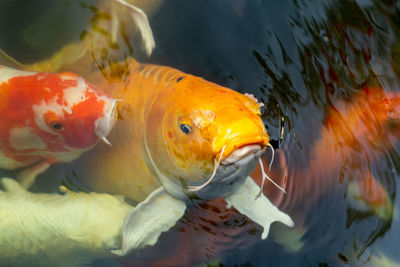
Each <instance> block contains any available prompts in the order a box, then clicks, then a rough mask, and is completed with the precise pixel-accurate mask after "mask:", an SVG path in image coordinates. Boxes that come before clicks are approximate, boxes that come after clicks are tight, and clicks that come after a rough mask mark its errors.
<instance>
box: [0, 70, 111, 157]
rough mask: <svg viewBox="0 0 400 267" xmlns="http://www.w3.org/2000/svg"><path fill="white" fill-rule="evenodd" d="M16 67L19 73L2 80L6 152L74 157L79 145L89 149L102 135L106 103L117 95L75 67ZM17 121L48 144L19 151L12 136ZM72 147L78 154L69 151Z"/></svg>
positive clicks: (1, 138) (1, 145) (1, 139)
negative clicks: (44, 70) (104, 90)
mask: <svg viewBox="0 0 400 267" xmlns="http://www.w3.org/2000/svg"><path fill="white" fill-rule="evenodd" d="M15 72H16V75H15V76H14V77H12V78H10V79H8V80H7V81H5V82H3V83H1V84H0V113H1V114H2V122H1V123H0V149H1V150H3V152H4V151H8V152H9V153H11V154H12V153H16V152H18V154H21V153H23V152H29V155H31V157H37V156H39V155H40V156H41V157H45V158H46V160H48V161H52V160H54V159H56V160H55V161H63V159H64V157H66V159H67V160H70V159H71V158H72V156H71V155H72V154H73V155H78V154H79V153H78V154H77V153H76V151H75V152H74V151H73V150H75V149H79V150H86V149H89V148H90V147H92V146H93V145H94V144H95V143H96V142H97V141H98V140H99V138H98V137H97V136H96V133H95V130H96V129H95V127H96V121H97V120H98V119H99V118H102V117H103V116H104V115H105V114H104V107H105V104H106V102H107V101H108V100H110V101H111V99H109V98H108V97H107V96H106V95H104V94H102V93H101V92H99V91H97V89H95V88H93V87H91V86H90V85H88V84H87V83H86V82H85V81H84V80H83V79H82V78H80V77H79V76H77V75H75V74H72V73H61V74H53V73H34V72H32V75H29V73H27V72H19V71H15ZM15 127H28V128H29V129H30V131H31V133H32V134H33V135H35V136H37V137H38V138H40V139H41V140H42V141H43V143H45V144H46V146H47V147H46V148H44V149H39V148H38V149H36V150H35V151H33V150H32V149H30V150H29V151H16V149H15V148H14V147H13V146H12V145H11V143H10V140H9V136H10V131H11V129H13V128H15ZM31 150H32V151H31ZM44 151H45V153H43V152H44ZM36 152H37V155H36V154H35V153H36ZM58 152H62V153H61V154H58ZM69 152H71V153H72V154H71V155H67V154H69ZM63 153H67V154H63ZM44 155H45V156H44ZM74 157H75V156H74Z"/></svg>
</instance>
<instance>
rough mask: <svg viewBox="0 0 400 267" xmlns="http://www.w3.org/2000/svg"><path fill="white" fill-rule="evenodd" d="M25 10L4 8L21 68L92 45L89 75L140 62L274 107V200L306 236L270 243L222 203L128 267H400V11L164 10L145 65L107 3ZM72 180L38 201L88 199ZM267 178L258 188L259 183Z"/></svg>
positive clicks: (269, 109)
mask: <svg viewBox="0 0 400 267" xmlns="http://www.w3.org/2000/svg"><path fill="white" fill-rule="evenodd" d="M17 2H18V1H17ZM17 2H15V4H12V2H8V3H7V4H6V5H3V6H2V8H0V12H2V13H5V14H9V15H8V16H0V17H1V23H0V29H1V33H2V34H4V35H5V36H7V38H1V40H0V42H1V43H0V45H1V47H2V48H3V49H4V50H6V51H7V52H8V53H9V54H10V55H12V56H14V57H15V58H17V59H18V60H20V61H22V62H27V63H33V62H36V61H38V60H40V59H44V58H46V57H49V56H50V55H51V54H52V53H54V52H55V51H58V50H59V49H60V48H61V46H62V45H63V44H67V43H71V42H77V41H78V42H79V40H82V41H83V42H88V43H90V44H95V46H94V47H93V46H92V49H93V50H90V51H91V52H93V53H92V54H90V56H88V57H86V58H84V60H85V63H86V65H78V66H77V65H73V64H72V66H71V68H74V69H73V70H74V71H76V72H78V74H81V75H84V74H86V73H88V72H90V70H89V69H87V68H93V67H94V68H96V66H97V67H99V66H100V67H101V66H102V65H104V66H107V65H108V64H109V63H110V62H111V61H118V60H121V59H124V58H125V57H126V56H129V55H133V56H134V57H135V58H137V59H139V60H142V61H147V62H151V63H157V64H160V65H169V66H174V67H176V68H178V69H180V70H182V71H185V72H187V73H192V74H195V75H198V76H202V77H204V78H205V79H208V80H211V81H214V82H216V83H218V84H221V85H224V86H227V87H230V88H233V89H235V90H237V91H239V92H249V93H253V94H254V95H255V96H256V97H257V98H258V99H260V100H262V101H263V102H264V103H265V108H264V109H263V119H264V122H265V124H266V125H267V130H268V132H269V133H270V135H271V137H272V139H273V140H272V143H273V145H274V146H275V148H276V155H275V156H276V157H275V158H276V160H275V162H274V164H273V168H272V171H271V177H272V178H273V179H274V180H276V181H277V182H278V183H279V184H280V185H282V186H284V187H285V188H286V191H287V194H284V193H282V192H281V191H279V190H278V189H277V188H275V187H274V186H273V185H271V184H270V183H267V186H266V188H265V190H264V193H265V194H266V195H267V196H268V197H269V198H270V199H271V200H272V201H273V202H274V203H276V204H277V205H278V207H279V208H281V209H283V210H284V211H285V212H287V213H288V214H290V215H291V216H292V218H293V219H294V221H295V223H296V226H295V227H294V228H293V229H289V228H286V227H283V226H281V225H278V224H276V225H274V227H273V228H272V229H271V235H270V236H269V237H268V239H267V240H261V239H260V233H261V229H260V228H259V227H258V226H257V225H255V224H254V223H252V222H251V221H250V220H249V219H247V218H246V217H244V216H243V215H240V214H237V213H236V212H234V211H232V210H228V209H226V207H225V203H224V202H223V201H222V200H213V201H210V202H207V203H202V204H200V205H198V206H196V207H193V208H192V209H190V210H188V211H187V212H186V214H185V216H184V217H183V219H182V220H181V221H180V222H179V224H178V225H176V226H175V227H174V228H173V229H171V230H170V231H169V232H168V233H165V234H163V235H162V236H161V240H160V241H159V243H158V244H157V245H156V246H155V247H154V248H148V249H146V250H145V251H143V252H142V253H140V254H139V255H132V256H130V257H127V258H125V259H123V260H121V263H122V264H127V265H131V264H132V265H135V264H137V265H142V264H144V263H147V264H153V265H189V264H194V263H204V262H207V263H211V264H215V265H217V264H222V265H226V266H231V265H234V264H238V265H240V264H249V265H250V266H265V265H268V266H281V265H285V266H288V265H295V266H310V265H313V266H315V265H319V266H338V265H342V264H343V263H350V264H351V265H364V264H369V263H371V262H375V258H376V255H384V257H388V258H389V259H391V260H392V261H400V257H399V255H398V253H396V252H397V250H396V248H397V247H396V238H397V236H398V235H399V234H400V229H399V227H398V225H397V224H398V223H397V221H398V218H397V216H398V215H397V213H398V200H397V199H396V192H397V183H396V180H397V179H398V171H399V167H400V165H399V164H400V162H399V155H398V153H399V151H398V144H397V142H398V136H399V118H400V105H399V104H400V98H399V93H398V91H399V72H400V70H399V65H398V59H399V54H400V53H399V48H400V35H399V33H400V29H399V25H400V24H399V21H398V20H399V14H400V7H399V5H398V3H396V2H395V1H365V0H364V1H361V0H360V1H350V0H338V1H335V2H334V3H333V2H332V1H301V0H292V1H290V0H286V1H279V3H276V1H258V0H243V1H234V0H232V1H228V0H226V1H225V0H224V1H202V2H201V3H200V2H196V1H184V0H169V1H168V0H165V1H163V2H162V3H161V5H158V4H159V3H157V4H155V5H154V6H151V4H147V5H148V6H146V7H144V8H145V10H147V11H149V12H151V16H150V21H151V26H152V28H153V32H154V34H155V38H156V42H157V47H156V49H155V50H154V53H153V55H152V56H151V57H150V58H146V56H145V53H144V51H143V48H142V47H141V46H140V45H138V44H139V43H140V38H138V37H137V36H136V35H137V34H136V35H135V34H130V33H131V32H134V31H135V29H134V27H132V25H127V27H125V28H124V27H121V38H120V39H119V40H120V41H119V42H117V43H116V44H117V45H118V46H116V44H115V43H112V42H110V39H109V38H110V37H109V35H108V34H107V31H106V32H102V31H101V30H99V28H97V27H103V26H104V25H108V24H107V23H109V19H108V17H107V16H109V15H110V13H109V10H107V9H105V11H103V9H98V8H99V7H101V6H102V5H104V0H103V1H98V2H96V1H85V2H84V3H80V2H79V1H67V0H64V1H61V0H60V1H54V2H53V1H31V4H29V5H27V6H26V8H28V9H29V10H31V11H32V12H29V13H30V15H29V16H24V14H26V12H22V10H21V8H20V7H19V6H17V4H16V3H17ZM39 2H40V3H39ZM156 2H157V1H156ZM33 3H35V4H33ZM148 3H151V1H150V2H148ZM94 6H96V8H94ZM5 10H7V11H5ZM40 10H45V12H39V11H40ZM107 12H108V13H107ZM54 14H63V16H59V15H57V17H55V16H54ZM149 14H150V13H149ZM121 16H122V15H121ZM56 18H57V19H56ZM72 18H73V19H72ZM15 20H17V21H19V22H20V23H12V22H13V21H15ZM53 20H54V23H51V25H52V26H51V27H50V26H49V23H48V21H53ZM97 23H100V24H97ZM102 23H104V24H102ZM86 25H89V28H88V29H87V28H86ZM123 25H124V24H123ZM83 30H85V33H84V34H83V35H82V31H83ZM60 32H64V34H60ZM37 33H40V34H37ZM85 34H86V35H85ZM90 34H92V37H93V36H94V37H93V39H90V38H89V37H90ZM85 36H86V37H85ZM88 36H89V37H88ZM96 36H97V37H96ZM85 38H88V39H86V40H89V41H85ZM129 38H130V39H129ZM93 40H95V41H94V42H93ZM103 48H104V49H103ZM87 60H89V61H87ZM93 61H96V62H97V65H96V66H94V65H93V64H92V63H93ZM270 157H271V155H270V154H268V153H267V154H266V155H265V156H264V157H263V160H265V162H269V159H270ZM60 169H62V170H60ZM71 169H73V167H71V166H58V168H57V167H55V168H53V169H52V170H50V172H49V173H48V174H47V175H43V176H42V177H41V179H40V181H39V183H38V184H37V185H36V187H35V188H34V190H36V191H48V190H54V189H55V188H57V187H58V184H57V181H54V179H50V177H51V176H53V175H54V174H58V177H64V178H63V181H61V182H62V183H63V184H66V185H67V186H68V187H71V188H75V189H77V188H79V189H83V190H85V191H89V190H90V188H88V187H87V185H85V184H84V181H82V180H83V179H82V178H81V177H74V173H73V172H71ZM258 171H259V170H256V173H255V174H254V177H253V178H255V180H256V181H258V182H260V181H259V180H260V177H259V176H260V175H259V173H258ZM60 173H65V175H59V174H60ZM51 178H53V177H51ZM107 264H111V263H110V261H109V260H99V261H96V262H95V263H94V265H95V266H104V265H107ZM112 264H116V265H117V264H118V263H117V262H116V261H113V262H112Z"/></svg>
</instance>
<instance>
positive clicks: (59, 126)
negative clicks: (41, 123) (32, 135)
mask: <svg viewBox="0 0 400 267" xmlns="http://www.w3.org/2000/svg"><path fill="white" fill-rule="evenodd" d="M50 127H51V128H53V129H54V130H56V131H62V130H64V127H63V126H62V124H61V123H59V122H52V123H50Z"/></svg>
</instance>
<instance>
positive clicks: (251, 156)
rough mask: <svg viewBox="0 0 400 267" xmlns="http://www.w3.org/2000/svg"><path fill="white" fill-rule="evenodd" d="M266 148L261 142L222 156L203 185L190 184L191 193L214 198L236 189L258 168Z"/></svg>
mask: <svg viewBox="0 0 400 267" xmlns="http://www.w3.org/2000/svg"><path fill="white" fill-rule="evenodd" d="M265 150H266V147H265V146H263V145H261V144H251V145H245V146H243V147H241V148H238V149H236V150H234V151H233V152H232V153H230V154H229V156H227V157H226V158H224V159H223V160H221V156H220V160H219V161H220V162H219V163H218V162H217V163H216V164H215V167H214V172H213V173H212V174H211V176H210V178H208V180H207V181H206V182H204V183H202V184H201V185H190V186H188V192H189V194H190V192H192V193H195V194H196V195H197V196H199V197H200V198H202V199H212V198H215V197H224V196H225V195H227V194H229V193H230V192H232V191H235V189H236V188H237V187H239V186H240V185H242V183H243V182H244V181H245V179H246V178H247V177H248V176H249V175H250V173H252V172H253V170H254V169H255V168H256V166H257V164H258V159H259V158H260V157H261V155H262V154H263V153H264V152H265ZM221 155H223V151H222V152H221Z"/></svg>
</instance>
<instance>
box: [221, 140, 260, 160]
mask: <svg viewBox="0 0 400 267" xmlns="http://www.w3.org/2000/svg"><path fill="white" fill-rule="evenodd" d="M265 150H266V147H265V146H263V145H262V144H260V143H257V144H248V145H244V146H242V147H239V148H237V149H235V150H233V151H232V152H231V153H230V154H229V155H228V156H227V157H226V158H224V159H223V160H222V161H221V165H230V164H234V163H236V162H238V161H240V160H241V159H243V158H245V157H247V156H248V155H250V154H256V153H258V152H259V151H263V152H264V151H265Z"/></svg>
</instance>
